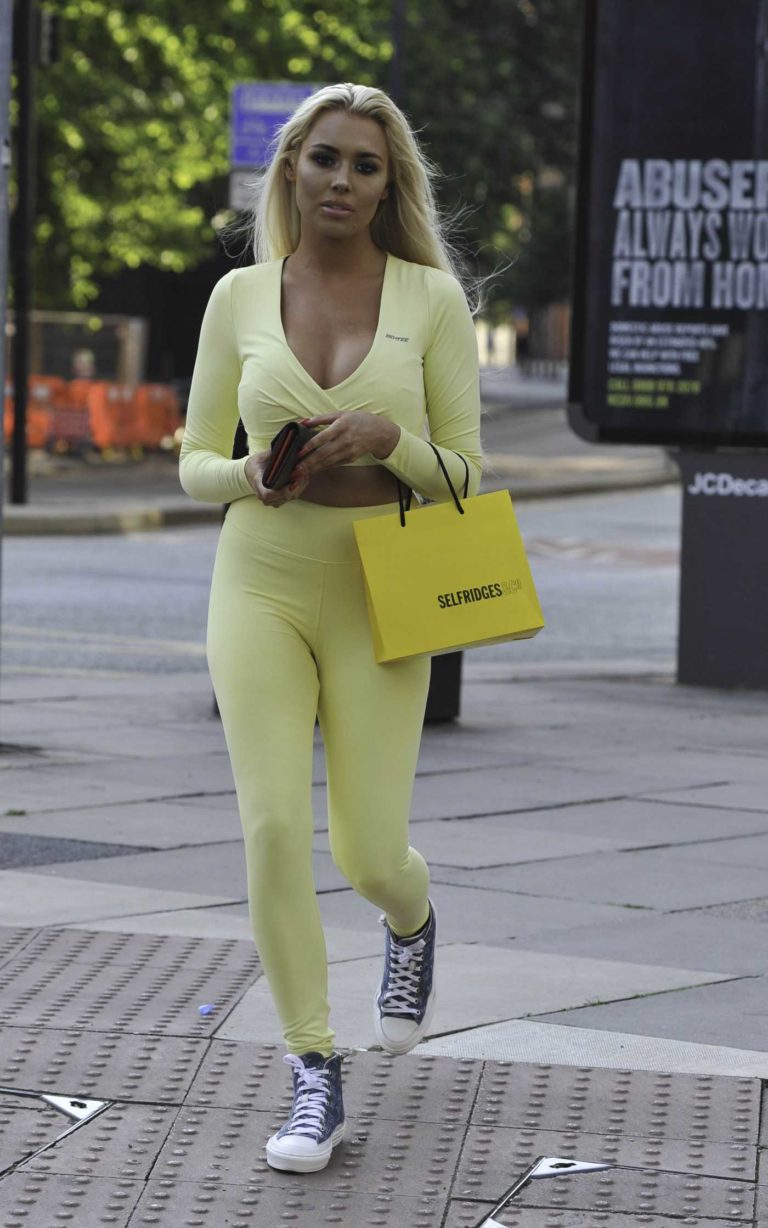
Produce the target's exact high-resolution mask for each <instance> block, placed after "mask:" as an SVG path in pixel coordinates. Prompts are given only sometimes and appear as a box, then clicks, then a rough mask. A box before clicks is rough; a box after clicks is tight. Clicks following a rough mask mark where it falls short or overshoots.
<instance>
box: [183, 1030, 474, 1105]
mask: <svg viewBox="0 0 768 1228" xmlns="http://www.w3.org/2000/svg"><path fill="white" fill-rule="evenodd" d="M283 1053H284V1049H283V1048H279V1047H278V1046H277V1045H248V1044H238V1043H237V1042H234V1041H223V1040H213V1041H212V1042H211V1045H210V1048H209V1050H208V1052H207V1054H206V1056H205V1059H204V1060H203V1063H202V1065H201V1067H200V1070H199V1072H198V1074H197V1076H196V1077H195V1080H194V1082H193V1084H192V1087H191V1088H190V1091H189V1095H188V1096H187V1100H188V1102H194V1103H197V1104H206V1105H211V1106H213V1107H230V1106H231V1107H235V1108H236V1107H241V1108H255V1109H268V1110H271V1109H275V1110H285V1109H288V1108H289V1107H290V1093H291V1078H290V1071H289V1070H288V1068H287V1066H286V1065H285V1064H284V1063H283V1061H282V1057H283ZM481 1068H482V1066H481V1063H480V1062H472V1061H454V1060H450V1061H448V1062H446V1061H445V1060H444V1059H440V1058H435V1057H431V1056H423V1057H414V1056H412V1055H406V1056H403V1057H396V1058H393V1057H390V1056H389V1054H386V1053H361V1052H355V1053H353V1054H349V1055H348V1056H347V1057H346V1059H345V1061H344V1063H343V1065H342V1077H343V1083H344V1108H345V1110H346V1112H347V1113H349V1114H350V1115H351V1116H353V1117H355V1118H357V1119H358V1120H360V1121H363V1120H370V1119H372V1118H382V1119H384V1118H386V1119H389V1120H391V1121H400V1120H401V1119H402V1118H403V1117H406V1118H408V1119H410V1120H413V1121H431V1122H443V1121H450V1122H456V1121H463V1122H466V1121H468V1119H469V1113H470V1109H471V1108H472V1104H473V1102H474V1098H475V1095H476V1093H477V1085H478V1082H479V1080H480V1071H481ZM286 1097H288V1099H286Z"/></svg>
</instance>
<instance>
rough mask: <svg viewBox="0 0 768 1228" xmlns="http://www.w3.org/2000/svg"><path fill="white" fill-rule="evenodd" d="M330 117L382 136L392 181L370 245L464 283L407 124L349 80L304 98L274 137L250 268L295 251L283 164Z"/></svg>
mask: <svg viewBox="0 0 768 1228" xmlns="http://www.w3.org/2000/svg"><path fill="white" fill-rule="evenodd" d="M331 110H339V111H348V112H349V113H350V114H352V115H364V116H366V118H369V119H375V120H376V121H377V123H379V124H381V126H382V128H383V129H384V136H385V138H386V142H387V148H388V151H389V162H390V173H391V182H390V191H389V195H388V196H387V197H386V199H385V200H383V201H382V202H381V204H380V205H379V208H378V210H377V212H376V215H375V217H374V219H373V221H372V223H371V238H372V239H373V241H374V243H375V244H376V246H377V247H380V248H381V249H382V250H383V251H387V252H391V254H392V255H393V256H399V257H400V259H401V260H410V261H412V262H413V263H414V264H424V265H428V266H429V267H430V268H435V269H443V270H445V272H447V273H452V274H453V276H454V277H456V278H458V280H459V281H462V282H464V278H463V277H462V275H461V273H460V271H459V269H458V265H457V260H456V257H455V255H454V253H453V251H452V249H451V245H450V242H449V240H448V238H447V234H446V224H445V222H444V221H443V220H442V219H441V216H440V213H439V210H438V206H437V202H436V199H435V193H434V189H433V186H432V183H433V180H434V178H435V175H436V171H435V168H434V166H433V165H432V163H431V162H430V161H429V159H428V158H427V157H426V156H425V154H424V153H423V152H422V150H421V149H420V147H419V144H418V141H417V140H416V137H415V136H414V134H413V132H412V130H411V127H410V125H409V123H408V120H407V119H406V117H405V115H404V114H403V112H402V111H401V110H400V108H399V107H397V106H396V105H395V103H394V102H393V101H392V99H391V98H390V97H389V96H388V95H387V94H385V93H384V91H383V90H379V89H375V88H374V87H373V86H370V85H353V84H352V83H350V82H348V81H345V82H342V83H341V84H339V85H326V86H323V87H322V88H321V89H319V90H317V91H316V92H315V93H314V94H311V95H310V96H309V97H308V98H306V99H305V100H304V102H302V103H301V104H300V106H299V107H298V108H297V110H296V111H295V112H294V113H293V115H292V116H291V117H290V119H288V120H287V121H286V123H284V124H283V126H282V127H281V128H280V130H279V131H278V133H277V136H276V137H275V142H274V154H273V156H272V161H271V162H270V164H269V166H268V168H267V170H266V172H265V174H264V176H263V178H262V179H261V182H260V183H259V184H258V186H257V191H256V200H255V202H254V206H253V210H252V217H251V221H250V226H252V228H253V229H252V236H253V238H252V241H253V254H254V258H255V260H256V263H257V264H261V263H262V262H264V261H267V260H277V259H280V258H281V257H282V256H289V255H290V254H291V253H292V252H294V251H295V250H296V248H297V247H298V245H299V236H300V233H301V218H300V215H299V211H298V209H297V207H296V194H295V187H294V185H293V183H291V182H290V181H289V180H288V179H286V176H285V165H286V163H287V162H288V160H289V159H290V158H291V157H293V156H294V155H295V154H296V153H297V152H298V150H299V148H300V147H301V145H302V143H303V141H304V140H305V139H306V137H307V135H308V133H309V131H310V129H311V127H312V125H313V124H314V122H315V120H316V119H318V117H319V116H320V115H321V114H322V113H323V112H324V111H331Z"/></svg>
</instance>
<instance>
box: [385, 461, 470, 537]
mask: <svg viewBox="0 0 768 1228" xmlns="http://www.w3.org/2000/svg"><path fill="white" fill-rule="evenodd" d="M426 442H428V443H429V446H430V448H431V449H432V451H433V452H434V454H435V456H436V457H437V463H438V465H439V466H440V468H441V470H442V473H443V477H444V478H445V480H446V482H447V483H448V489H449V490H450V492H451V495H452V497H453V502H454V503H455V504H456V511H457V512H458V513H459V515H460V516H463V515H464V508H463V507H462V506H461V501H460V499H459V496H458V495H457V494H456V491H455V489H454V485H453V482H452V481H451V478H450V474H449V473H448V470H447V469H446V467H445V461H444V460H443V458H442V456H441V455H440V453H439V452H438V450H437V448H436V447H435V445H434V444H433V443H432V442H431V441H430V440H427V441H426ZM453 455H454V456H458V457H459V458H460V459H461V461H462V463H463V465H464V473H465V477H464V498H465V499H466V498H468V496H469V465H468V464H467V460H466V457H464V456H462V455H461V452H454V454H453ZM404 489H405V490H407V491H408V495H407V497H405V496H404V495H403V490H404ZM412 497H413V490H412V488H411V487H410V486H407V487H404V486H403V483H402V482H401V481H400V479H399V478H398V479H397V502H398V504H399V507H400V526H401V528H403V529H404V528H405V513H406V512H410V510H411V499H412Z"/></svg>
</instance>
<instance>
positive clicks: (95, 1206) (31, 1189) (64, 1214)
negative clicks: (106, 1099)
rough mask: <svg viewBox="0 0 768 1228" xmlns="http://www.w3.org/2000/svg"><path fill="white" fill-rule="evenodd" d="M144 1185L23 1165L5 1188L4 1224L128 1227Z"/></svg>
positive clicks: (0, 1207)
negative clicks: (56, 1173)
mask: <svg viewBox="0 0 768 1228" xmlns="http://www.w3.org/2000/svg"><path fill="white" fill-rule="evenodd" d="M85 1128H87V1127H85ZM143 1188H144V1187H143V1185H142V1183H141V1182H140V1181H128V1180H126V1179H125V1178H100V1177H85V1176H76V1177H55V1176H46V1175H45V1174H44V1173H39V1172H27V1171H26V1170H25V1169H21V1170H20V1171H19V1172H17V1173H12V1174H11V1176H10V1177H6V1178H5V1180H4V1181H3V1183H2V1186H0V1189H2V1203H1V1204H0V1228H102V1226H104V1228H126V1225H127V1224H128V1220H129V1218H130V1215H131V1211H132V1210H133V1208H134V1207H135V1205H136V1203H137V1202H138V1200H139V1197H140V1195H141V1192H142V1190H143Z"/></svg>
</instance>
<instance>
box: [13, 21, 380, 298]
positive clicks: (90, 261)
mask: <svg viewBox="0 0 768 1228" xmlns="http://www.w3.org/2000/svg"><path fill="white" fill-rule="evenodd" d="M49 3H50V7H52V8H54V9H55V10H56V11H57V12H58V13H59V15H60V18H61V22H62V32H61V41H62V49H63V54H62V58H61V61H60V62H59V63H58V64H57V65H55V66H53V67H52V68H49V69H45V70H41V71H40V73H39V77H38V118H39V167H40V174H39V177H38V190H37V197H38V212H37V234H36V238H37V251H36V258H37V268H36V283H37V299H38V302H39V303H40V304H41V305H52V306H58V307H62V306H68V305H71V304H73V303H74V304H75V305H76V306H84V305H85V304H87V303H88V302H89V301H90V300H91V299H92V298H93V297H94V296H95V295H96V294H97V292H98V280H99V279H100V278H103V277H105V276H109V275H110V274H113V273H116V272H118V271H119V270H120V269H122V268H124V267H129V268H135V267H138V266H139V265H140V264H142V263H149V264H153V265H156V266H159V267H160V268H162V269H168V270H170V271H175V272H181V271H183V270H184V269H187V268H190V267H192V266H194V265H195V264H196V263H197V262H199V260H200V259H201V258H203V257H204V256H205V255H207V254H209V253H210V251H211V248H212V246H213V230H212V228H211V218H212V216H213V215H214V214H215V213H216V211H217V210H218V209H221V207H222V204H225V203H226V176H227V172H228V169H229V148H228V109H229V91H230V87H231V85H232V84H233V83H235V82H236V81H243V80H245V81H247V80H254V79H256V80H258V79H267V80H268V79H272V78H276V79H280V78H296V79H307V80H331V79H338V78H339V77H342V78H343V77H347V76H349V75H350V74H353V75H356V76H357V77H358V79H361V80H368V81H372V80H373V79H374V78H375V76H376V72H377V67H378V64H379V62H381V61H382V60H386V59H387V58H388V57H389V55H390V54H391V46H390V44H389V43H388V41H387V37H386V27H385V26H383V25H382V23H381V21H380V20H379V18H378V13H377V11H376V10H375V9H374V8H373V7H369V6H368V5H366V4H365V3H359V0H356V2H355V3H352V2H351V0H347V2H346V3H344V4H338V3H334V5H333V11H332V12H321V11H311V13H310V15H309V16H306V15H304V13H303V12H302V11H301V10H300V9H299V8H297V7H295V6H293V5H291V4H290V3H289V0H261V3H260V4H259V5H258V6H256V5H254V4H253V3H251V0H221V2H220V3H218V4H216V5H210V4H207V3H202V2H201V0H183V2H182V0H141V3H131V2H130V0H124V2H123V3H122V4H120V3H114V2H110V0H49ZM307 9H308V6H307ZM308 12H309V9H308Z"/></svg>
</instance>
